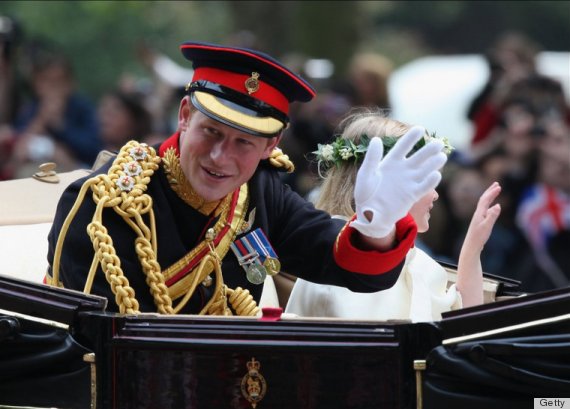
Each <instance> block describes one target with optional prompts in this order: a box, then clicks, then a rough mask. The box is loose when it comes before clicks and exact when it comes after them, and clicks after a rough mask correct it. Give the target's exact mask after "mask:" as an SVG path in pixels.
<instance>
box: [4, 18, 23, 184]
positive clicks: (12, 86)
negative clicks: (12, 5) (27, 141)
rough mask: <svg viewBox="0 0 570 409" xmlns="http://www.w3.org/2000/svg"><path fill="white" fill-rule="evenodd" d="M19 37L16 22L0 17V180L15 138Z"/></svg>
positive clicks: (8, 177) (19, 29)
mask: <svg viewBox="0 0 570 409" xmlns="http://www.w3.org/2000/svg"><path fill="white" fill-rule="evenodd" d="M20 38H21V27H20V25H19V24H18V23H17V21H16V20H14V19H13V18H11V17H7V16H0V180H5V179H10V178H11V172H9V169H8V168H7V167H6V163H7V162H8V160H9V158H10V156H11V155H12V148H13V143H14V138H15V135H14V129H13V127H12V124H13V122H14V119H15V116H16V110H17V107H18V100H19V98H18V97H19V92H18V91H19V87H18V81H17V79H18V78H17V72H16V58H17V48H18V45H19V42H20V41H19V40H20Z"/></svg>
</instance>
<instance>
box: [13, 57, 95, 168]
mask: <svg viewBox="0 0 570 409" xmlns="http://www.w3.org/2000/svg"><path fill="white" fill-rule="evenodd" d="M32 58H33V59H32V61H31V73H30V78H29V81H30V86H31V92H32V97H31V99H30V100H29V101H28V102H27V103H26V104H24V105H23V106H22V109H21V110H20V112H19V113H18V116H17V119H16V123H15V129H16V131H17V136H16V141H15V146H14V155H13V158H12V163H11V165H12V167H13V172H14V176H15V177H25V176H30V175H31V174H33V172H34V170H35V169H36V168H37V165H38V164H39V163H42V162H47V161H53V162H56V163H57V164H58V170H60V171H66V170H72V169H76V168H78V167H81V166H83V167H91V165H92V163H93V161H94V160H95V158H96V156H97V154H98V153H99V151H100V149H101V141H100V139H99V136H98V128H97V118H96V112H95V108H94V106H93V105H92V104H91V102H90V101H89V100H88V99H86V98H85V97H83V96H81V95H80V94H79V93H78V92H77V90H76V84H75V82H74V76H73V71H72V67H71V63H70V61H69V60H68V59H67V58H66V57H64V56H63V55H61V54H59V53H52V52H50V51H40V52H37V53H35V54H34V55H33V56H32ZM30 166H31V167H32V168H31V169H30Z"/></svg>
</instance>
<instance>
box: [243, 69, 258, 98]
mask: <svg viewBox="0 0 570 409" xmlns="http://www.w3.org/2000/svg"><path fill="white" fill-rule="evenodd" d="M245 89H246V90H247V93H248V94H250V95H251V94H253V93H254V92H256V91H259V73H257V72H255V71H254V72H252V73H251V77H249V78H248V79H246V80H245Z"/></svg>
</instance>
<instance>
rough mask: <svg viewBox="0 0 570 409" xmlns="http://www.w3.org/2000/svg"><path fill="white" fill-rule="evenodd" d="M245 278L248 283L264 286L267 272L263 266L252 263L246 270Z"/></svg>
mask: <svg viewBox="0 0 570 409" xmlns="http://www.w3.org/2000/svg"><path fill="white" fill-rule="evenodd" d="M245 276H246V277H247V281H249V282H250V283H252V284H263V282H264V281H265V277H267V271H265V267H263V266H262V265H261V264H258V263H251V264H250V265H249V266H248V267H247V269H246V270H245Z"/></svg>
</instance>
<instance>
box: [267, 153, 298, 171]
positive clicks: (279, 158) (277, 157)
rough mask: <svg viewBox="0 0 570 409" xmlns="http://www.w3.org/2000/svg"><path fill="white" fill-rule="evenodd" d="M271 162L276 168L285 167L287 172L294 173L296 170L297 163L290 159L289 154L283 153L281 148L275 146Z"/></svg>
mask: <svg viewBox="0 0 570 409" xmlns="http://www.w3.org/2000/svg"><path fill="white" fill-rule="evenodd" d="M269 163H271V165H273V166H275V167H276V168H283V169H285V171H286V172H287V173H293V172H294V171H295V165H294V164H293V162H292V161H291V160H290V159H289V156H287V155H286V154H284V153H283V151H282V150H281V149H279V148H274V149H273V150H272V151H271V155H270V156H269Z"/></svg>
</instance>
